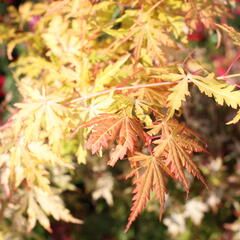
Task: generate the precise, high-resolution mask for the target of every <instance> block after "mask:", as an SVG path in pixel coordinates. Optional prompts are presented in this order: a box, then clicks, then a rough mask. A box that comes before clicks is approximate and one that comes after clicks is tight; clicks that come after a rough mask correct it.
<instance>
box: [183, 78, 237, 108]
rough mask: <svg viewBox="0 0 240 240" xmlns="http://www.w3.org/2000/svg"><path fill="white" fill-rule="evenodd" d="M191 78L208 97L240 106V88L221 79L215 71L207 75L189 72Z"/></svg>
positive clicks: (234, 106)
mask: <svg viewBox="0 0 240 240" xmlns="http://www.w3.org/2000/svg"><path fill="white" fill-rule="evenodd" d="M188 77H189V79H190V80H191V81H192V82H193V83H194V84H195V85H196V86H197V87H198V88H199V90H200V91H201V92H202V93H205V94H206V95H207V96H208V97H212V96H213V97H214V98H215V101H216V102H217V103H218V104H220V105H223V104H224V102H225V103H226V104H227V105H228V106H229V107H232V108H235V109H236V108H237V107H239V106H240V90H235V86H234V85H229V84H227V83H226V82H224V81H219V80H217V79H216V77H215V76H214V73H210V74H208V75H207V76H206V77H201V76H197V75H190V74H188Z"/></svg>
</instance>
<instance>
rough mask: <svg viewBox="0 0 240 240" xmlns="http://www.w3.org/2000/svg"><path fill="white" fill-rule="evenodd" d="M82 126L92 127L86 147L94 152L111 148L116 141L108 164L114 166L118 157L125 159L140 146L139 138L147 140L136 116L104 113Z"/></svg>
mask: <svg viewBox="0 0 240 240" xmlns="http://www.w3.org/2000/svg"><path fill="white" fill-rule="evenodd" d="M80 127H92V132H91V134H90V136H89V138H88V141H87V143H86V148H88V149H91V150H92V154H95V153H96V152H99V151H101V149H102V148H106V149H107V148H109V145H110V144H113V143H116V147H115V148H113V150H112V152H111V154H110V160H109V162H108V164H109V165H110V166H114V165H115V164H116V162H117V161H118V159H123V158H124V156H125V155H126V154H127V153H128V152H130V153H133V152H134V151H136V149H137V147H138V142H139V141H138V140H139V139H140V140H142V141H143V142H144V141H145V140H144V139H145V135H146V133H144V131H143V128H142V126H141V124H140V122H139V121H138V120H137V119H135V118H130V117H128V116H121V115H117V114H108V113H103V114H100V115H99V116H97V117H95V118H93V119H91V120H90V121H88V122H85V123H83V124H81V125H80Z"/></svg>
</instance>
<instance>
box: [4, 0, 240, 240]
mask: <svg viewBox="0 0 240 240" xmlns="http://www.w3.org/2000/svg"><path fill="white" fill-rule="evenodd" d="M23 2H24V1H19V0H0V22H1V19H2V18H3V17H4V15H5V14H7V12H6V10H7V7H9V6H10V5H13V6H15V7H16V8H17V7H18V6H19V5H20V4H21V3H23ZM35 2H36V1H35ZM236 2H240V1H236ZM229 12H230V13H231V14H232V16H233V17H232V18H229V19H227V18H223V19H221V22H228V24H230V25H232V26H234V27H235V28H236V29H238V30H240V3H236V6H235V7H234V8H233V7H232V6H230V5H229ZM188 39H189V41H190V42H191V47H192V48H194V49H195V52H194V55H195V57H196V58H199V59H201V60H204V61H205V62H206V64H207V65H208V67H209V68H210V69H213V71H215V72H216V74H217V75H223V74H224V73H225V72H226V71H227V69H228V67H229V66H230V65H231V64H232V63H233V62H234V64H233V66H232V68H231V74H234V73H240V63H239V62H238V61H237V59H238V56H239V55H240V49H239V48H237V47H236V46H233V44H232V42H231V40H230V39H228V38H227V37H226V36H225V35H224V34H223V36H222V44H221V47H220V48H216V45H217V39H218V37H217V34H215V33H212V34H211V33H208V34H207V33H206V31H205V29H204V26H202V25H201V24H200V25H199V27H198V29H197V30H196V31H195V32H194V33H192V34H189V35H188ZM24 51H25V47H24V46H23V45H17V47H16V48H15V49H14V53H13V57H14V58H13V60H12V61H15V60H16V59H17V58H18V56H19V55H20V54H21V53H22V52H24ZM234 60H236V61H234ZM10 64H11V62H10V61H9V60H8V59H7V56H6V51H5V46H4V43H3V44H2V45H0V101H1V104H0V124H2V123H4V122H5V121H6V120H7V119H8V117H9V115H10V114H11V112H12V111H13V107H12V106H13V104H14V103H15V102H17V101H18V100H19V99H20V97H19V94H18V91H17V88H16V86H15V82H14V79H13V76H12V71H14V69H13V68H12V67H11V65H10ZM227 81H232V80H230V79H227ZM234 81H235V82H234V83H235V84H237V85H238V86H240V80H238V79H236V80H234ZM191 91H192V96H193V97H191V99H188V101H187V103H186V104H185V106H184V110H183V116H182V119H185V121H186V122H187V125H188V126H189V127H190V128H192V129H194V130H195V131H196V132H198V134H199V135H200V136H201V137H202V138H203V139H205V140H206V142H207V144H208V151H209V154H208V155H203V154H199V155H195V160H196V161H198V163H199V165H200V166H201V170H202V171H203V173H204V175H205V176H206V179H207V181H208V184H209V190H207V189H205V188H204V187H203V186H202V185H201V183H199V182H193V181H192V185H191V193H190V195H189V199H188V200H187V201H186V199H185V193H184V190H183V188H182V186H181V185H180V184H179V185H178V184H177V185H176V183H174V182H172V181H171V180H170V181H169V182H168V189H171V196H168V197H167V203H166V211H165V214H164V218H163V220H162V221H161V222H160V221H159V219H158V211H159V206H158V204H157V202H155V201H154V200H151V201H150V202H149V204H148V207H147V209H146V210H145V211H144V213H142V214H141V215H140V216H139V217H138V219H137V220H136V222H135V223H134V224H133V226H132V227H131V229H130V230H129V232H128V233H124V228H125V224H126V222H127V218H128V214H129V211H130V208H131V187H130V182H128V181H125V180H124V172H125V171H124V169H125V167H126V166H125V165H124V163H122V164H119V165H118V167H117V168H115V169H112V168H109V167H107V166H106V165H105V162H106V160H105V159H104V157H105V156H103V159H102V160H99V158H96V157H92V158H91V159H90V161H89V162H88V164H87V165H80V166H79V167H78V168H77V169H76V170H75V171H74V172H72V179H73V180H72V183H73V185H74V186H75V187H76V190H74V191H66V192H64V193H63V198H64V201H65V203H66V205H67V207H68V208H69V209H70V210H71V212H72V213H73V214H74V215H75V216H77V217H79V218H81V219H83V220H84V224H83V225H75V224H68V223H64V222H56V221H53V220H52V229H53V233H52V234H49V233H47V232H46V231H45V230H44V229H43V228H42V227H41V226H40V225H38V226H37V227H36V228H35V229H34V231H33V234H29V235H27V234H26V239H38V240H43V239H48V240H78V239H79V240H118V239H119V240H155V239H156V240H165V239H174V240H193V239H194V240H239V239H240V125H239V124H237V125H234V126H233V125H226V124H225V123H226V122H227V121H229V120H230V119H232V117H233V116H234V113H235V112H234V111H233V110H230V109H229V108H227V107H220V106H218V105H217V104H216V103H215V102H214V101H213V100H212V99H209V98H207V97H205V96H203V95H202V94H200V93H199V91H198V90H197V89H191ZM206 106H207V107H206ZM69 148H71V146H69ZM65 151H66V154H67V153H68V152H67V151H68V149H67V147H66V148H65Z"/></svg>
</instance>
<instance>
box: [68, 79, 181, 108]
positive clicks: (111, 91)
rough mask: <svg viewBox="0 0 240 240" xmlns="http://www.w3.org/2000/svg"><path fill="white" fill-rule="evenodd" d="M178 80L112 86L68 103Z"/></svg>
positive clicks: (168, 83)
mask: <svg viewBox="0 0 240 240" xmlns="http://www.w3.org/2000/svg"><path fill="white" fill-rule="evenodd" d="M178 82H179V81H174V82H160V83H149V84H140V85H136V86H128V87H119V88H112V89H108V90H105V91H102V92H98V93H93V94H89V95H87V96H83V97H79V98H75V99H73V100H71V101H69V102H68V104H71V103H76V102H79V101H83V100H87V99H90V98H94V97H98V96H101V95H105V94H108V93H113V92H115V91H123V90H129V89H138V88H145V87H158V86H163V85H170V84H175V83H178Z"/></svg>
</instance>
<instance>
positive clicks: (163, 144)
mask: <svg viewBox="0 0 240 240" xmlns="http://www.w3.org/2000/svg"><path fill="white" fill-rule="evenodd" d="M177 125H178V124H177V121H175V120H174V121H169V122H163V123H160V127H157V126H153V128H152V130H150V131H151V132H154V131H155V130H154V129H158V130H159V131H161V138H160V139H158V140H155V141H154V142H153V143H154V144H155V145H156V146H155V147H154V149H153V153H154V156H156V157H162V158H164V159H165V160H164V164H165V165H166V167H167V168H169V170H170V172H171V173H172V175H173V177H174V178H176V179H178V180H179V181H181V182H182V183H183V184H184V187H185V189H186V191H187V193H188V192H189V183H188V180H187V178H186V176H185V174H184V168H185V169H186V170H187V171H188V172H189V173H190V174H192V175H193V176H194V177H197V178H198V179H199V180H200V181H201V182H202V183H203V184H204V185H205V186H207V184H206V182H205V179H204V177H203V176H202V174H201V172H200V170H199V169H198V167H197V165H196V164H195V163H194V162H193V160H192V158H191V154H192V153H193V152H206V150H205V148H204V147H203V146H202V144H201V143H200V142H199V141H198V140H197V139H196V137H195V134H194V133H193V132H192V131H191V130H188V129H187V128H186V127H185V126H184V125H183V124H179V126H178V127H177ZM155 132H156V131H155Z"/></svg>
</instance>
